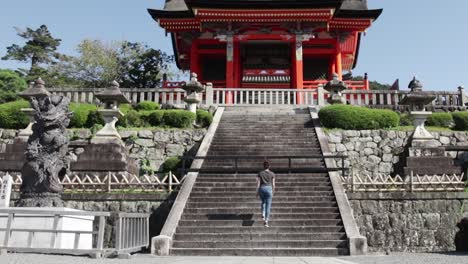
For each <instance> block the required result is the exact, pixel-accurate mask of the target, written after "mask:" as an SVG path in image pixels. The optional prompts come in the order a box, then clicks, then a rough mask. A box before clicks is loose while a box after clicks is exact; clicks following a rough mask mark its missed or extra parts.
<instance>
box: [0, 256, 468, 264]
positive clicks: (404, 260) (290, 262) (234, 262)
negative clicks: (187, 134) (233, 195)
mask: <svg viewBox="0 0 468 264" xmlns="http://www.w3.org/2000/svg"><path fill="white" fill-rule="evenodd" d="M0 263H1V264H31V263H34V264H111V263H112V264H135V263H138V264H219V263H222V264H372V263H378V264H390V263H392V264H393V263H395V264H397V263H398V264H440V263H442V264H452V263H454V264H468V254H455V253H422V254H410V253H401V254H400V253H398V254H391V255H388V256H385V255H368V256H359V257H338V258H322V257H153V256H150V255H136V256H133V257H132V258H131V259H91V258H88V257H73V256H58V255H40V254H8V255H1V256H0Z"/></svg>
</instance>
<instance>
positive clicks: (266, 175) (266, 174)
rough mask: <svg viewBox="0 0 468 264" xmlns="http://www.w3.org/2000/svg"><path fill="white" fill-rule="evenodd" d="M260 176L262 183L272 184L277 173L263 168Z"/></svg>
mask: <svg viewBox="0 0 468 264" xmlns="http://www.w3.org/2000/svg"><path fill="white" fill-rule="evenodd" d="M258 178H259V180H260V186H261V185H270V186H271V185H272V183H273V179H274V178H275V174H274V173H273V172H272V171H270V170H263V171H261V172H259V173H258Z"/></svg>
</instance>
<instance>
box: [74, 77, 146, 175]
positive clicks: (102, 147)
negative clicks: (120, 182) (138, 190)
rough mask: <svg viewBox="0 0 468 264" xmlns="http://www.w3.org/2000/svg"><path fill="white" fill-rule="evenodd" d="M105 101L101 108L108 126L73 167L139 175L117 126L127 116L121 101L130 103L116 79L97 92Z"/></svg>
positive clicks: (76, 169)
mask: <svg viewBox="0 0 468 264" xmlns="http://www.w3.org/2000/svg"><path fill="white" fill-rule="evenodd" d="M95 96H96V98H98V99H99V100H100V101H101V102H102V103H103V104H104V109H100V110H99V113H101V115H102V117H103V118H104V121H105V122H106V124H105V126H104V127H103V128H102V129H101V130H99V131H98V132H97V133H96V135H95V136H94V137H93V138H92V139H91V144H89V145H87V146H86V147H85V149H84V151H83V152H82V153H81V154H79V155H78V157H77V159H76V161H74V162H72V163H71V164H70V169H71V171H72V172H74V173H78V174H82V173H84V174H96V175H102V176H104V175H107V174H108V173H123V174H127V173H130V174H133V175H137V174H138V166H137V163H136V160H134V159H133V158H131V157H130V155H129V153H128V150H127V149H126V147H125V144H124V142H123V141H122V138H121V136H120V134H119V132H118V131H117V129H116V128H115V123H117V121H118V120H119V117H122V116H124V115H123V113H122V112H121V111H120V110H119V104H121V103H130V101H129V100H128V99H127V98H126V97H125V96H124V95H123V93H122V92H121V91H120V88H119V84H118V83H117V82H116V81H113V82H112V84H111V86H110V87H108V88H106V89H105V90H103V91H102V92H100V93H96V94H95Z"/></svg>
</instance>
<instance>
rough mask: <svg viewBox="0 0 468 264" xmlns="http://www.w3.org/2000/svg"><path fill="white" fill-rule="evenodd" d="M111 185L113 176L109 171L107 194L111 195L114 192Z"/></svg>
mask: <svg viewBox="0 0 468 264" xmlns="http://www.w3.org/2000/svg"><path fill="white" fill-rule="evenodd" d="M111 183H112V175H111V172H110V171H109V173H108V174H107V192H108V193H110V192H111V190H112V186H111Z"/></svg>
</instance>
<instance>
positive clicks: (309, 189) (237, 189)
mask: <svg viewBox="0 0 468 264" xmlns="http://www.w3.org/2000/svg"><path fill="white" fill-rule="evenodd" d="M256 190H257V187H256V186H251V187H198V186H196V185H195V186H194V187H193V191H201V192H225V193H231V192H246V193H255V191H256ZM277 190H278V191H280V190H281V191H283V192H291V193H292V192H309V193H311V192H315V191H333V188H332V186H294V187H282V188H277Z"/></svg>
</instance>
